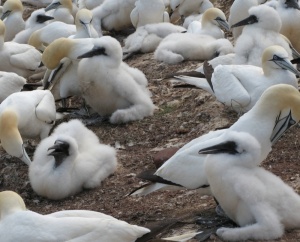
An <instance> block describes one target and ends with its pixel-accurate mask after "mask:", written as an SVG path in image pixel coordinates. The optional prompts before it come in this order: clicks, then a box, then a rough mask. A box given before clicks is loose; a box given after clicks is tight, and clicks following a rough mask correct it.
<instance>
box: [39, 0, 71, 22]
mask: <svg viewBox="0 0 300 242" xmlns="http://www.w3.org/2000/svg"><path fill="white" fill-rule="evenodd" d="M52 9H54V12H53V14H52V16H53V17H54V19H55V20H56V21H61V22H64V23H66V24H74V17H73V15H72V10H73V4H72V0H53V1H52V2H51V3H50V4H49V5H48V6H47V7H46V8H45V11H46V12H47V11H50V10H52Z"/></svg>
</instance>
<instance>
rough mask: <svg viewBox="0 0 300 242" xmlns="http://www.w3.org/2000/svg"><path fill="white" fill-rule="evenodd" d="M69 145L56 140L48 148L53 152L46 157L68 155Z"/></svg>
mask: <svg viewBox="0 0 300 242" xmlns="http://www.w3.org/2000/svg"><path fill="white" fill-rule="evenodd" d="M69 147H70V145H69V143H67V142H65V141H62V140H56V141H55V143H54V145H53V146H51V147H49V148H48V151H49V150H53V151H52V152H50V153H49V154H48V156H56V155H61V154H63V155H66V156H68V155H69Z"/></svg>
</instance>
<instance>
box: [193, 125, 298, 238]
mask: <svg viewBox="0 0 300 242" xmlns="http://www.w3.org/2000/svg"><path fill="white" fill-rule="evenodd" d="M222 138H223V139H222V141H218V142H217V141H216V142H214V143H211V144H210V145H209V146H206V147H203V148H201V150H200V151H199V154H204V155H207V157H206V159H205V165H204V167H205V172H206V174H207V179H208V182H209V184H210V188H211V191H212V194H213V195H214V197H215V198H216V200H217V201H218V202H219V204H220V205H221V207H222V208H223V210H224V212H225V213H226V215H227V216H228V217H229V218H230V219H232V220H233V221H234V222H235V223H237V224H238V225H239V226H240V227H239V228H224V227H223V228H219V229H218V230H217V235H218V236H219V237H220V238H222V239H223V240H225V241H246V240H273V239H277V238H280V237H281V236H282V235H283V234H284V230H285V229H295V228H300V214H299V213H298V211H299V210H300V196H299V195H298V194H297V193H296V192H295V191H294V190H293V189H292V188H291V187H290V186H288V185H287V184H285V183H284V182H283V181H282V180H281V179H280V178H279V177H278V176H276V175H274V174H273V173H271V172H269V171H267V170H265V169H264V168H261V167H258V165H259V164H260V162H261V159H260V153H261V145H260V143H259V142H258V141H257V140H256V139H255V137H253V136H251V135H250V134H249V133H244V132H234V131H231V132H227V133H226V134H224V135H223V136H222Z"/></svg>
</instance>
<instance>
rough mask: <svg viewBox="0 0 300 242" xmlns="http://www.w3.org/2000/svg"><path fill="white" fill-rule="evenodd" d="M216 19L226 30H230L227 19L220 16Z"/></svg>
mask: <svg viewBox="0 0 300 242" xmlns="http://www.w3.org/2000/svg"><path fill="white" fill-rule="evenodd" d="M215 20H216V21H217V22H218V24H219V25H220V26H221V27H223V28H224V29H225V30H227V31H229V30H230V28H229V24H228V22H227V21H226V20H224V19H221V18H220V17H217V18H216V19H215Z"/></svg>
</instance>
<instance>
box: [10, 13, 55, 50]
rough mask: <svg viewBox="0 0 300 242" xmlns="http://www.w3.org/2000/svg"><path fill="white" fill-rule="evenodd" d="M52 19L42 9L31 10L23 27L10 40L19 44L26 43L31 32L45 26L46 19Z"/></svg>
mask: <svg viewBox="0 0 300 242" xmlns="http://www.w3.org/2000/svg"><path fill="white" fill-rule="evenodd" d="M52 19H53V17H51V16H48V15H46V14H45V10H44V9H38V10H35V11H33V12H32V13H31V15H30V17H29V18H28V19H27V20H26V24H25V29H24V30H22V31H20V32H19V33H17V34H16V36H15V37H14V38H13V40H12V41H13V42H17V43H20V44H27V43H28V40H29V38H30V36H31V34H32V33H33V32H34V31H36V30H38V29H40V28H43V27H44V26H46V25H47V21H49V20H52Z"/></svg>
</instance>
